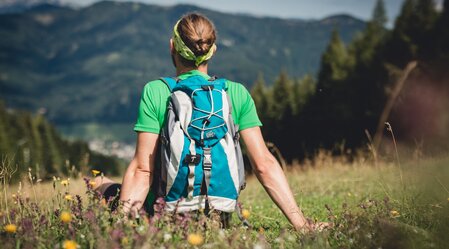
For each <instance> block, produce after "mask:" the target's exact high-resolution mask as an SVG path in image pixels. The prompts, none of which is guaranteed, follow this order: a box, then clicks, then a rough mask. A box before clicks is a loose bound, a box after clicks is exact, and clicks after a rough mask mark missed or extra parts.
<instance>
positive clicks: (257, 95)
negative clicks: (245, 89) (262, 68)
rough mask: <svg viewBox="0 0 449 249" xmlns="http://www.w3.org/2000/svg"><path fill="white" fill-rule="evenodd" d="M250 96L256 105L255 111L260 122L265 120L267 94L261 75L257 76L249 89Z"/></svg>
mask: <svg viewBox="0 0 449 249" xmlns="http://www.w3.org/2000/svg"><path fill="white" fill-rule="evenodd" d="M251 96H252V98H253V100H254V103H255V105H256V110H257V113H258V115H259V118H260V120H262V122H263V121H264V120H265V119H266V118H267V116H266V114H267V112H268V107H269V103H268V101H269V100H268V92H267V89H266V86H265V80H264V78H263V75H262V74H259V75H258V77H257V80H256V82H255V83H254V85H253V87H252V89H251Z"/></svg>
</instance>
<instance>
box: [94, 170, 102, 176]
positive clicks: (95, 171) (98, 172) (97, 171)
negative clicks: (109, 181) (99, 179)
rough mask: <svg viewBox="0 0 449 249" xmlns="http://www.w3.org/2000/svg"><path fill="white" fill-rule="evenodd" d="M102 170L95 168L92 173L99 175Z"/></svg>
mask: <svg viewBox="0 0 449 249" xmlns="http://www.w3.org/2000/svg"><path fill="white" fill-rule="evenodd" d="M100 173H101V172H100V171H99V170H96V169H93V170H92V174H93V175H94V176H97V175H98V174H100Z"/></svg>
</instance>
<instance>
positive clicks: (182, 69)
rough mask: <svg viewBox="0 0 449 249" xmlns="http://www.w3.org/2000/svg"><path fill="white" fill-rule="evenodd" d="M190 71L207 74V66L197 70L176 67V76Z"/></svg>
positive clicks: (201, 66)
mask: <svg viewBox="0 0 449 249" xmlns="http://www.w3.org/2000/svg"><path fill="white" fill-rule="evenodd" d="M192 70H198V71H200V72H202V73H204V74H207V64H204V65H200V66H199V67H198V68H195V67H183V66H179V67H176V76H179V75H181V74H183V73H187V72H190V71H192Z"/></svg>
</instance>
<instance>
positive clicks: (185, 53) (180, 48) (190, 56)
mask: <svg viewBox="0 0 449 249" xmlns="http://www.w3.org/2000/svg"><path fill="white" fill-rule="evenodd" d="M180 22H181V20H179V21H178V22H177V23H176V24H175V27H174V28H173V43H174V46H175V49H176V52H178V53H179V54H180V55H181V56H182V57H183V58H184V59H187V60H189V61H195V65H196V66H198V65H200V64H201V63H203V62H204V61H207V60H209V59H210V58H211V57H212V55H214V51H215V48H216V47H217V46H216V45H215V43H214V44H213V45H212V47H211V48H210V49H209V52H207V53H206V54H204V55H200V56H198V57H197V56H195V54H194V53H193V52H192V50H190V48H189V47H187V45H186V44H185V43H184V41H183V40H182V39H181V36H180V35H179V33H178V24H179V23H180Z"/></svg>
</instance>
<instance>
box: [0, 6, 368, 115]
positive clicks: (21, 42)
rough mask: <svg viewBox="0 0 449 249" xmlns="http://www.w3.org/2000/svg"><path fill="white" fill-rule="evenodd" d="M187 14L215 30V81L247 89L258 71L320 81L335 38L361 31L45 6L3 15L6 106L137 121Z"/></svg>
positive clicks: (179, 10) (348, 26)
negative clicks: (146, 89)
mask: <svg viewBox="0 0 449 249" xmlns="http://www.w3.org/2000/svg"><path fill="white" fill-rule="evenodd" d="M189 11H199V12H201V13H204V14H206V15H207V16H208V17H210V18H211V19H212V20H213V21H214V22H215V24H216V26H217V29H218V35H219V38H218V49H219V50H218V54H217V55H216V57H215V58H213V63H211V68H210V72H211V74H215V75H219V76H222V75H223V76H226V77H227V78H230V79H233V80H235V81H239V82H243V83H244V84H246V85H248V86H249V85H251V84H252V82H253V81H254V79H255V78H256V76H257V74H258V73H259V72H263V74H264V76H265V77H266V79H267V80H268V81H271V80H272V79H274V78H275V77H276V76H277V75H278V74H279V72H280V70H286V71H287V72H288V73H289V74H290V75H292V76H301V75H303V74H305V73H308V72H309V73H315V72H316V70H317V68H318V64H319V59H320V55H321V53H322V51H323V50H324V48H325V46H326V44H327V42H328V39H329V36H330V33H331V31H332V30H333V29H335V28H337V29H338V30H339V31H340V34H341V35H342V38H343V40H344V41H346V42H347V41H349V40H350V39H351V38H352V37H353V36H354V34H355V33H356V32H358V31H359V30H361V29H362V28H363V27H364V25H365V24H364V23H363V22H362V21H360V20H357V19H354V18H352V17H349V16H334V17H329V18H326V19H323V20H319V21H302V20H288V19H276V18H256V17H252V16H246V15H232V14H225V13H220V12H215V11H211V10H206V9H200V8H198V7H194V6H189V5H177V6H173V7H160V6H154V5H146V4H139V3H117V2H99V3H96V4H94V5H91V6H89V7H85V8H82V9H76V10H75V9H70V8H65V7H60V6H52V5H41V6H37V7H35V8H32V9H30V10H28V11H25V12H23V13H16V14H3V15H0V37H2V39H0V98H3V99H5V100H6V102H7V105H8V106H12V107H19V108H25V109H28V110H32V111H35V110H37V109H38V108H41V107H45V108H46V109H47V117H48V118H49V119H50V120H52V121H54V122H56V123H59V124H62V123H68V122H85V121H90V122H130V121H134V119H135V115H136V108H137V104H138V99H139V96H140V91H141V89H142V87H143V85H144V84H145V83H146V82H147V81H149V80H150V79H155V78H158V77H160V76H162V75H168V76H170V75H172V74H173V67H172V62H171V59H170V56H168V53H169V52H168V39H169V38H170V36H171V29H172V26H173V24H174V23H175V22H176V20H177V19H178V18H179V17H180V16H181V15H182V14H184V13H186V12H189Z"/></svg>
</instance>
